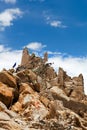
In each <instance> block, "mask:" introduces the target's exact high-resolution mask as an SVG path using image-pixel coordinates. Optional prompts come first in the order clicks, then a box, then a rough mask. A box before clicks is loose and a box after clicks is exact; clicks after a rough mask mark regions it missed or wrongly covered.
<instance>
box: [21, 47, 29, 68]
mask: <svg viewBox="0 0 87 130" xmlns="http://www.w3.org/2000/svg"><path fill="white" fill-rule="evenodd" d="M28 62H29V51H28V48H27V47H25V48H24V49H23V52H22V60H21V66H26V65H27V64H28Z"/></svg>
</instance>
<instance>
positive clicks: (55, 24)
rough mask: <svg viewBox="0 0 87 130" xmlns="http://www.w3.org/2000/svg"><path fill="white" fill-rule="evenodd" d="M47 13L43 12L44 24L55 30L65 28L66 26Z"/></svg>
mask: <svg viewBox="0 0 87 130" xmlns="http://www.w3.org/2000/svg"><path fill="white" fill-rule="evenodd" d="M47 13H48V12H46V11H43V15H44V18H45V21H46V24H48V25H50V26H51V27H55V28H67V26H66V25H64V24H63V23H62V21H61V20H58V19H57V18H56V19H55V17H54V16H53V15H48V14H47Z"/></svg>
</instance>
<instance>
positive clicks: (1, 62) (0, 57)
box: [0, 45, 22, 70]
mask: <svg viewBox="0 0 87 130" xmlns="http://www.w3.org/2000/svg"><path fill="white" fill-rule="evenodd" d="M21 56H22V50H12V49H11V48H8V47H5V46H4V45H0V70H2V69H3V68H6V69H10V68H12V66H13V64H14V63H15V62H16V63H17V65H19V64H20V62H21Z"/></svg>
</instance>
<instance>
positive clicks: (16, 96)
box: [0, 48, 87, 130]
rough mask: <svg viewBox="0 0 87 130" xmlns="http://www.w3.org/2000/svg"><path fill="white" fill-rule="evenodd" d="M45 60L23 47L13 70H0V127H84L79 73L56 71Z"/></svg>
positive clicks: (86, 115) (85, 103) (86, 111)
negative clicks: (19, 63) (17, 63)
mask: <svg viewBox="0 0 87 130" xmlns="http://www.w3.org/2000/svg"><path fill="white" fill-rule="evenodd" d="M47 60H48V54H47V53H45V54H44V58H43V59H42V58H40V57H36V56H35V54H29V52H28V49H27V48H25V49H24V50H23V55H22V61H21V65H20V66H18V68H17V69H16V70H13V69H10V70H3V71H1V72H0V130H37V129H38V130H87V96H86V95H85V94H84V80H83V76H82V74H80V75H79V76H78V77H73V78H71V77H70V76H68V75H67V73H66V72H65V71H64V70H63V69H62V68H59V71H58V74H57V73H56V72H55V70H54V69H53V68H52V67H51V63H47Z"/></svg>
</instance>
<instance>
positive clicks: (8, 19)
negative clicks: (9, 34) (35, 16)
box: [0, 8, 23, 31]
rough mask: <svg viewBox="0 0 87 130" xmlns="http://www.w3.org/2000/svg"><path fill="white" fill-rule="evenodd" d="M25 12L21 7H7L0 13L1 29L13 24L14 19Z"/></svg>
mask: <svg viewBox="0 0 87 130" xmlns="http://www.w3.org/2000/svg"><path fill="white" fill-rule="evenodd" d="M22 14H23V12H22V11H21V10H20V9H19V8H14V9H6V10H4V11H3V12H1V13H0V31H3V30H4V29H5V28H6V27H9V26H12V25H13V20H15V19H17V18H18V17H21V16H22Z"/></svg>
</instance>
